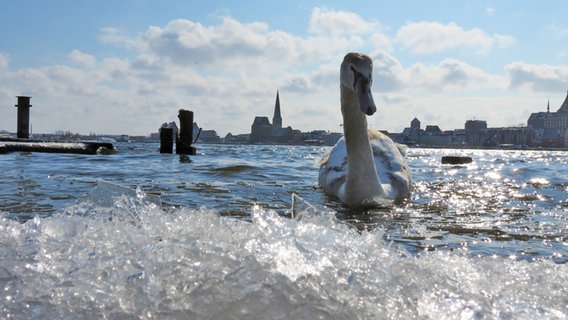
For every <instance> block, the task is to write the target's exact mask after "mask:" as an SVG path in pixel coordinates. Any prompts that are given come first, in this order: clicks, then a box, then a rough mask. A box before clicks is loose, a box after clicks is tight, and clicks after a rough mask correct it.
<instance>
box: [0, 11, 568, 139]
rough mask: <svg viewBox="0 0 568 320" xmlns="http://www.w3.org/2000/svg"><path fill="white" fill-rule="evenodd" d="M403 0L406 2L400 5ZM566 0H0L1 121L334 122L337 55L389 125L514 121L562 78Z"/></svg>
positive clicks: (377, 119)
mask: <svg viewBox="0 0 568 320" xmlns="http://www.w3.org/2000/svg"><path fill="white" fill-rule="evenodd" d="M409 8H412V10H409ZM566 9H568V3H567V2H565V1H560V0H553V1H548V2H547V3H546V5H543V4H541V3H538V2H529V1H521V2H519V1H515V0H504V1H498V2H494V1H477V0H475V1H474V0H468V1H465V0H464V1H446V0H433V1H419V0H404V1H399V2H392V1H357V2H345V1H336V0H332V1H326V4H325V5H321V3H320V2H317V1H287V2H278V3H270V2H266V3H262V2H261V3H259V2H258V1H248V0H245V1H240V2H231V1H226V0H221V1H215V2H213V1H210V2H193V1H182V0H177V1H175V0H172V1H167V2H165V3H164V2H155V1H148V0H136V1H135V0H124V1H120V2H116V1H110V0H101V1H78V2H68V1H56V0H30V1H6V2H4V3H2V5H1V10H0V28H1V30H3V31H2V43H1V44H0V108H2V109H1V110H3V112H2V117H0V130H7V131H11V132H13V131H15V130H16V124H15V118H16V108H14V105H15V103H16V102H15V101H16V98H15V97H16V96H19V95H26V96H31V97H32V100H31V104H32V105H33V107H32V108H31V110H30V118H31V125H32V126H33V131H34V132H44V133H49V132H55V131H57V130H64V131H71V132H78V133H81V134H88V133H89V132H93V133H101V134H103V133H104V134H129V135H143V134H147V133H148V132H154V131H155V130H156V128H158V127H159V126H160V124H161V123H163V122H169V121H173V120H175V117H176V114H177V110H179V109H180V108H184V109H188V110H192V111H194V112H195V121H196V122H198V123H199V124H200V126H202V127H204V128H211V129H215V130H217V131H218V133H219V135H221V136H224V135H226V134H227V133H229V132H231V133H233V134H242V133H246V132H250V126H251V122H252V120H253V119H254V116H255V115H263V114H266V115H271V114H272V108H273V106H274V104H273V103H274V92H275V91H276V90H279V93H280V100H281V101H280V102H281V107H282V118H284V119H285V122H286V125H291V126H293V127H294V129H298V130H301V131H304V132H306V131H310V130H316V129H323V130H328V131H332V132H340V131H341V127H340V124H341V112H340V108H339V84H338V77H339V65H340V63H341V60H342V59H343V56H344V55H345V53H347V52H349V51H359V52H364V53H367V54H369V55H370V56H371V57H372V58H373V60H374V83H373V87H372V90H373V94H374V98H375V102H376V103H377V105H378V108H379V110H378V112H377V113H376V114H375V115H374V116H372V117H369V125H370V126H372V127H374V128H377V129H380V130H387V131H389V132H400V131H402V130H403V129H404V128H405V127H406V126H407V125H408V123H409V121H410V120H412V119H413V118H415V117H417V118H419V119H420V120H421V121H422V123H424V124H436V125H438V126H439V127H440V128H442V129H444V130H446V129H455V128H459V127H461V126H463V123H464V122H465V121H467V120H468V119H475V118H478V119H481V118H483V119H484V120H486V121H487V123H488V124H489V125H490V126H494V127H506V126H516V125H519V124H526V120H527V117H528V115H530V114H531V113H532V112H538V111H544V110H546V103H547V101H550V105H551V106H559V105H560V104H561V103H562V101H563V99H564V92H566V89H568V44H567V43H568V41H567V40H568V21H566V19H565V12H567V10H566Z"/></svg>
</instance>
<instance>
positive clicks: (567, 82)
mask: <svg viewBox="0 0 568 320" xmlns="http://www.w3.org/2000/svg"><path fill="white" fill-rule="evenodd" d="M505 72H506V74H507V77H508V79H509V86H510V87H511V88H519V87H528V88H529V89H531V90H533V91H544V92H550V91H564V90H566V89H568V66H552V65H547V64H541V65H535V64H529V63H525V62H522V61H515V62H513V63H510V64H508V65H507V66H505Z"/></svg>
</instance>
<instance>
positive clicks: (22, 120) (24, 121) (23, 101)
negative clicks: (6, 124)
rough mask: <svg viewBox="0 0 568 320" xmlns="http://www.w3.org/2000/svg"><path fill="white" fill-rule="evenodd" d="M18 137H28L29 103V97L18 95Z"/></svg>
mask: <svg viewBox="0 0 568 320" xmlns="http://www.w3.org/2000/svg"><path fill="white" fill-rule="evenodd" d="M17 98H18V104H17V105H16V108H18V139H29V138H30V107H31V106H32V105H31V104H30V99H31V97H25V96H18V97H17Z"/></svg>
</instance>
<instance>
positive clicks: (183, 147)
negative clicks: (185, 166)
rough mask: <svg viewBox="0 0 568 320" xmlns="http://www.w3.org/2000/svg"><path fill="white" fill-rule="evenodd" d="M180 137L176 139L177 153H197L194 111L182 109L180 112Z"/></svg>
mask: <svg viewBox="0 0 568 320" xmlns="http://www.w3.org/2000/svg"><path fill="white" fill-rule="evenodd" d="M178 118H179V138H178V140H177V141H176V153H177V154H191V155H193V154H195V152H196V151H195V148H194V147H193V146H192V145H191V144H192V143H193V111H189V110H184V109H180V110H179V114H178Z"/></svg>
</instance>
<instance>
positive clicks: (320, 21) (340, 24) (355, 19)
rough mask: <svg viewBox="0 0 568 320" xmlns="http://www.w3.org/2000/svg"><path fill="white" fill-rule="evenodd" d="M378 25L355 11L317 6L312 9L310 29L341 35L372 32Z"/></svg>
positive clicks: (311, 30) (316, 31)
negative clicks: (334, 9) (333, 9)
mask: <svg viewBox="0 0 568 320" xmlns="http://www.w3.org/2000/svg"><path fill="white" fill-rule="evenodd" d="M377 27H378V24H377V23H375V22H368V21H365V20H364V19H363V18H361V17H360V16H359V15H357V14H356V13H353V12H347V11H332V10H327V9H321V8H315V9H314V10H313V11H312V16H311V19H310V25H309V28H308V31H309V32H311V33H324V34H331V35H334V36H339V35H344V34H362V33H370V32H372V31H373V30H375V29H376V28H377Z"/></svg>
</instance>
